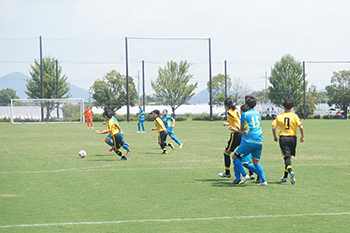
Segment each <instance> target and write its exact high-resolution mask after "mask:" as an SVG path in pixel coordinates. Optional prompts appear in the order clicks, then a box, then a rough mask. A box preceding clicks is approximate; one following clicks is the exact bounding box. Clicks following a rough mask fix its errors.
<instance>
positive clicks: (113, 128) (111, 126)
mask: <svg viewBox="0 0 350 233" xmlns="http://www.w3.org/2000/svg"><path fill="white" fill-rule="evenodd" d="M106 126H107V130H108V131H109V133H110V134H111V135H112V136H114V135H116V134H117V133H119V129H118V127H117V126H118V124H117V122H116V121H115V120H113V119H109V121H108V122H107V124H106Z"/></svg>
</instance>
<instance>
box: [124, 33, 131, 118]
mask: <svg viewBox="0 0 350 233" xmlns="http://www.w3.org/2000/svg"><path fill="white" fill-rule="evenodd" d="M125 65H126V119H127V122H129V121H130V112H129V105H130V100H129V61H128V37H125Z"/></svg>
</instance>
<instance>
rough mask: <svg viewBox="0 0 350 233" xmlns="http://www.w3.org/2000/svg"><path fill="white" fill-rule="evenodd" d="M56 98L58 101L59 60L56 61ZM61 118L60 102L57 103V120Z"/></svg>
mask: <svg viewBox="0 0 350 233" xmlns="http://www.w3.org/2000/svg"><path fill="white" fill-rule="evenodd" d="M56 98H57V99H58V98H59V97H58V60H56ZM59 117H60V113H59V109H58V102H57V118H59Z"/></svg>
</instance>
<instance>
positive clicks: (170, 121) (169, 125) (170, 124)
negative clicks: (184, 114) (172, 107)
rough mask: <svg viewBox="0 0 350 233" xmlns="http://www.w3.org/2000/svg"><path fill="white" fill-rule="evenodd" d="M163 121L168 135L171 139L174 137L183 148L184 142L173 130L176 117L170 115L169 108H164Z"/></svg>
mask: <svg viewBox="0 0 350 233" xmlns="http://www.w3.org/2000/svg"><path fill="white" fill-rule="evenodd" d="M162 121H163V123H164V125H165V128H166V131H167V135H168V136H169V137H170V138H171V139H173V140H174V141H175V142H176V143H177V144H178V145H179V146H180V149H181V148H182V145H183V144H182V143H181V142H180V141H179V139H177V138H176V137H175V133H174V131H173V129H174V127H175V119H174V118H172V117H171V116H169V115H168V110H166V109H164V110H163V115H162Z"/></svg>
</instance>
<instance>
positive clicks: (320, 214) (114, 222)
mask: <svg viewBox="0 0 350 233" xmlns="http://www.w3.org/2000/svg"><path fill="white" fill-rule="evenodd" d="M332 215H350V212H344V213H309V214H286V215H256V216H226V217H208V218H173V219H140V220H119V221H106V222H64V223H41V224H19V225H4V226H0V228H9V227H43V226H65V225H99V224H119V223H135V222H136V223H142V222H175V221H203V220H206V221H207V220H222V219H251V218H287V217H288V218H289V217H305V216H332Z"/></svg>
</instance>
